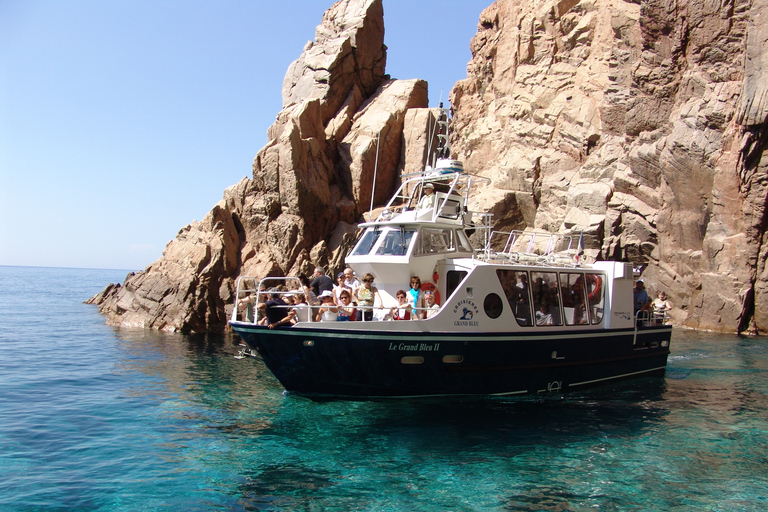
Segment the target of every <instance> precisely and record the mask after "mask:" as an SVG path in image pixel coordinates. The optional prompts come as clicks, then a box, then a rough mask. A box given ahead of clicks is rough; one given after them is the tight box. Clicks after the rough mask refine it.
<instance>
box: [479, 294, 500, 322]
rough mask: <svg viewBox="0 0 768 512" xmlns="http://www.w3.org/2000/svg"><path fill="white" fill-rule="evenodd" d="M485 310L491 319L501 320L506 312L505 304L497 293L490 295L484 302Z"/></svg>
mask: <svg viewBox="0 0 768 512" xmlns="http://www.w3.org/2000/svg"><path fill="white" fill-rule="evenodd" d="M483 309H485V314H486V315H488V316H489V317H491V318H499V317H500V316H501V312H502V311H503V310H504V303H503V302H501V297H499V296H498V295H496V294H495V293H489V294H488V295H486V296H485V300H484V301H483Z"/></svg>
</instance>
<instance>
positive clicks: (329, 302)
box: [315, 290, 339, 322]
mask: <svg viewBox="0 0 768 512" xmlns="http://www.w3.org/2000/svg"><path fill="white" fill-rule="evenodd" d="M318 298H319V299H320V302H321V303H322V306H321V307H320V309H318V310H317V315H315V322H335V321H336V318H337V317H338V315H339V308H338V306H336V304H334V303H333V292H332V291H330V290H326V291H324V292H323V293H321V294H320V297H318Z"/></svg>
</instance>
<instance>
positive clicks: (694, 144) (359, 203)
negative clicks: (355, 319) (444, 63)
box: [92, 0, 768, 331]
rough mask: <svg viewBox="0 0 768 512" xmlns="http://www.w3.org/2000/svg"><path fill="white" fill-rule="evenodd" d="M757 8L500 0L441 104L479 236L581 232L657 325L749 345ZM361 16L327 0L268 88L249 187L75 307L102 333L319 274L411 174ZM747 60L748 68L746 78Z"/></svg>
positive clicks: (409, 148) (205, 320)
mask: <svg viewBox="0 0 768 512" xmlns="http://www.w3.org/2000/svg"><path fill="white" fill-rule="evenodd" d="M767 16H768V0H753V1H751V2H750V1H743V0H737V1H727V0H720V1H717V2H715V1H704V2H701V1H694V0H690V1H688V0H676V1H668V0H664V1H662V0H641V1H623V0H582V1H579V0H560V1H553V0H514V1H512V0H498V1H497V2H495V3H494V4H492V5H491V6H490V7H488V8H487V9H486V10H485V11H484V12H483V13H482V14H481V15H480V19H479V23H478V32H477V35H476V36H475V37H474V38H473V40H472V41H471V49H472V55H473V57H472V60H471V61H470V63H469V65H468V67H467V79H466V80H463V81H461V82H459V83H457V84H456V86H455V87H454V89H453V91H452V93H451V105H452V109H453V115H454V131H453V134H452V150H453V156H454V157H457V158H460V159H463V160H464V161H465V166H466V167H467V168H468V169H469V170H471V171H472V172H474V173H479V174H484V175H486V176H488V177H490V178H491V179H492V184H491V185H490V186H489V187H488V188H487V189H486V190H485V191H484V192H483V194H482V196H481V197H480V198H479V200H478V202H479V203H480V204H479V205H477V206H480V207H482V208H483V209H488V210H490V211H492V212H494V219H495V223H496V226H497V228H499V229H502V228H503V229H509V228H524V227H537V228H545V229H548V230H554V231H562V230H568V229H580V230H581V229H584V230H585V233H586V234H587V235H588V236H587V239H588V241H589V242H590V253H591V255H592V256H593V257H596V258H622V259H627V260H631V261H633V262H634V263H635V264H637V265H643V266H645V273H644V277H645V278H646V279H645V280H646V283H648V284H650V287H651V288H652V289H653V290H665V291H666V292H667V293H668V294H669V295H670V296H671V299H672V302H673V303H674V304H675V305H676V306H677V308H676V309H675V313H674V314H675V322H676V323H677V324H678V325H685V326H689V327H694V328H701V329H714V330H724V331H744V330H752V331H755V330H762V331H765V330H768V268H766V259H768V244H764V243H763V241H764V239H765V236H766V235H765V233H766V228H765V226H766V221H767V220H768V219H766V211H765V210H766V208H765V206H766V201H767V200H768V179H766V178H767V174H766V171H768V169H766V166H767V165H768V163H766V162H762V153H763V150H764V148H765V146H766V142H767V141H768V135H767V134H768V130H766V123H767V122H768V95H767V94H766V90H767V89H768V85H766V84H768V81H767V80H766V78H768V77H766V74H768V62H766V59H768V57H766V55H768V51H766V50H768V43H767V41H768V29H766V27H767V26H768V24H766V17H767ZM383 30H384V28H383V12H382V4H381V1H380V0H377V1H373V0H367V1H364V0H343V1H341V2H337V3H336V4H335V5H334V6H333V7H332V8H331V9H329V10H328V11H327V12H326V14H325V15H324V17H323V20H322V23H321V25H320V26H319V27H318V29H317V33H316V37H315V41H314V42H312V43H308V44H307V46H306V47H305V48H304V52H303V53H302V55H301V57H299V59H298V60H297V61H296V62H294V63H293V64H292V65H291V66H290V68H289V70H288V73H287V74H286V77H285V81H284V85H283V102H284V108H283V110H282V111H281V112H280V113H279V114H278V116H277V120H276V121H275V123H274V125H273V126H272V127H271V128H270V129H269V132H268V134H269V141H268V143H267V145H266V146H265V147H264V148H263V149H261V151H259V152H258V154H257V156H256V159H255V161H254V165H253V176H252V178H248V179H243V180H242V181H241V182H240V183H238V184H237V185H234V186H233V187H230V188H229V189H227V190H226V191H225V193H224V200H223V201H221V202H220V203H219V204H218V205H216V206H215V207H214V209H213V210H212V211H211V212H210V214H209V215H208V216H207V217H206V218H205V219H204V220H203V221H202V222H200V223H193V224H192V225H190V226H187V227H185V228H184V229H182V231H181V232H180V233H179V235H178V236H177V238H176V240H174V241H173V242H171V243H170V244H169V245H168V247H167V248H166V250H165V253H164V255H163V257H162V258H161V259H160V260H158V261H157V262H156V263H154V264H152V265H150V266H149V267H148V268H147V269H146V270H145V271H144V272H141V273H137V274H135V275H131V276H129V277H128V278H127V279H126V281H125V283H124V284H123V286H117V285H114V286H112V285H111V286H109V287H107V289H105V290H104V291H103V292H102V293H101V294H100V295H98V296H96V297H94V298H93V299H92V301H93V302H96V303H98V304H99V305H100V309H101V311H102V312H103V313H105V314H106V315H107V318H108V322H110V323H113V324H117V325H140V326H145V327H154V328H159V329H174V330H182V331H192V330H195V331H200V330H216V329H221V328H223V326H224V325H226V307H225V306H226V305H227V304H228V303H229V302H231V299H232V292H233V283H234V279H236V277H237V276H238V275H267V274H276V273H286V272H289V273H293V274H295V273H297V272H299V271H307V270H308V269H309V268H311V267H312V266H314V265H326V266H330V267H331V268H338V267H339V266H340V265H341V256H342V253H343V249H344V247H345V246H346V245H348V243H349V240H350V239H351V236H352V233H353V231H354V223H355V222H356V221H357V220H358V219H359V217H360V215H361V213H363V212H364V211H365V210H367V209H368V206H369V205H370V203H371V194H372V192H373V191H372V190H371V185H370V183H372V173H373V167H374V162H375V159H376V139H377V138H378V137H380V138H381V144H380V145H379V147H380V150H381V152H380V153H379V155H378V171H377V172H378V177H379V179H377V188H376V190H375V194H376V197H374V203H376V204H380V203H382V202H383V201H384V200H385V199H386V197H388V195H389V194H390V192H391V188H392V187H393V186H394V184H395V182H396V181H397V179H398V173H400V172H403V170H404V169H412V168H414V167H418V166H420V165H421V163H422V162H423V157H424V147H425V144H426V142H425V135H424V134H425V133H426V130H425V127H426V126H427V125H428V124H429V116H430V112H429V111H428V110H426V109H424V108H423V107H426V106H427V89H426V84H425V83H424V82H421V81H407V82H404V81H393V80H389V79H388V77H386V75H385V74H384V73H385V67H384V66H385V61H386V48H385V47H384V45H383V33H384V32H383ZM764 64H765V65H764Z"/></svg>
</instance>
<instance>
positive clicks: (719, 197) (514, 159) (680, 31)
mask: <svg viewBox="0 0 768 512" xmlns="http://www.w3.org/2000/svg"><path fill="white" fill-rule="evenodd" d="M766 4H768V2H766V1H765V0H757V1H752V2H749V1H744V0H735V1H717V2H711V1H704V2H701V1H695V0H690V1H686V0H676V1H672V2H669V1H661V0H643V1H622V0H591V1H578V0H561V1H549V2H547V1H535V0H529V1H525V2H520V1H511V0H499V1H498V2H496V3H494V4H493V5H492V6H491V7H489V8H488V9H486V10H485V11H484V12H483V13H482V14H481V16H480V22H479V25H478V32H477V35H476V36H475V37H474V39H473V40H472V43H471V44H472V53H473V57H472V60H471V62H470V63H469V66H468V78H467V79H466V80H463V81H461V82H459V83H458V84H456V86H455V88H454V89H453V91H452V96H451V104H452V106H453V108H454V109H455V120H456V127H457V130H456V140H455V141H454V144H453V148H454V150H455V152H456V153H457V156H458V157H459V158H462V159H464V160H465V164H466V165H467V166H468V168H470V169H473V170H476V171H478V170H481V172H483V173H485V174H486V175H487V176H489V177H491V178H493V188H494V189H495V190H494V194H495V197H500V198H501V197H502V196H503V199H501V200H503V201H505V203H506V204H507V205H509V208H498V210H500V211H505V212H507V214H506V218H509V219H513V220H514V221H515V222H514V227H521V226H523V225H525V226H535V227H541V228H547V229H553V230H556V231H557V230H561V229H564V228H569V227H574V226H589V229H588V232H589V233H590V234H591V235H592V236H591V239H592V240H593V244H594V245H593V248H594V251H593V252H594V253H595V254H596V255H597V256H598V257H601V258H626V259H629V260H631V261H634V262H635V263H637V264H639V265H646V266H647V269H646V272H645V277H646V283H648V282H650V283H651V285H652V288H654V289H656V290H665V291H666V292H667V293H668V294H669V295H670V296H671V297H672V302H673V303H675V304H676V305H677V306H679V309H678V310H677V311H676V315H675V319H676V322H677V323H678V324H682V325H686V326H690V327H694V328H700V329H713V330H726V331H736V330H740V331H743V330H747V329H760V330H765V329H766V328H768V322H767V321H768V318H767V317H766V315H768V295H766V291H767V288H768V286H767V285H766V276H767V274H766V269H765V255H766V253H767V251H766V247H765V244H763V239H764V234H765V222H766V218H765V211H764V210H765V204H766V199H767V197H766V191H767V189H766V170H768V169H766V163H765V162H762V161H761V156H762V152H763V148H764V147H765V142H766V136H765V133H766V130H765V125H766V121H768V96H766V87H767V86H766V84H767V83H768V82H766V78H768V77H766V73H768V67H766V66H763V62H765V61H766V59H767V58H768V57H766V55H767V54H766V50H767V49H768V47H767V46H766V40H767V39H768V38H767V37H766V36H767V35H768V29H766V28H765V27H766V23H765V21H766V19H765V18H766V16H768V10H767V9H766V7H767V6H766ZM766 64H768V62H766ZM502 191H503V193H502ZM515 211H516V212H517V214H514V212H515ZM506 218H501V219H500V220H501V222H505V221H506Z"/></svg>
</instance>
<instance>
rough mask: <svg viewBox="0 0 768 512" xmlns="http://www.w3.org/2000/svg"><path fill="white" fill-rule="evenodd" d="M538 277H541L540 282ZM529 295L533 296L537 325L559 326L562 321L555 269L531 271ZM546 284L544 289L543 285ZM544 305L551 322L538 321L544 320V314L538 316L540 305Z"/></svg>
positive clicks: (557, 277)
mask: <svg viewBox="0 0 768 512" xmlns="http://www.w3.org/2000/svg"><path fill="white" fill-rule="evenodd" d="M538 279H541V280H542V282H541V283H540V282H539V281H538ZM553 281H554V283H553ZM530 282H531V296H532V298H533V308H534V310H533V311H534V312H533V316H534V321H535V323H536V326H537V327H561V326H562V325H563V323H564V320H563V317H564V315H563V310H562V304H563V300H562V297H561V289H560V278H559V275H558V273H557V271H555V270H547V271H544V270H533V271H531V281H530ZM544 286H546V289H544V288H543V287H544ZM544 295H546V297H545V296H544ZM542 305H546V307H547V309H548V310H549V312H548V315H549V316H550V321H551V323H539V322H540V321H546V320H544V318H546V317H545V316H539V315H538V313H539V312H540V309H541V306H542ZM542 313H543V312H542Z"/></svg>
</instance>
